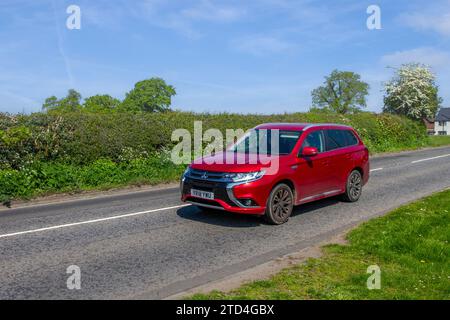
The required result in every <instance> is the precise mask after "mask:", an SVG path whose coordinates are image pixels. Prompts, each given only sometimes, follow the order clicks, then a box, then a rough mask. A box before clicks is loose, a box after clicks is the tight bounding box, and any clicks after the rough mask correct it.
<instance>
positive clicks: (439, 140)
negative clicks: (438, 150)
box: [428, 136, 450, 147]
mask: <svg viewBox="0 0 450 320" xmlns="http://www.w3.org/2000/svg"><path fill="white" fill-rule="evenodd" d="M449 145H450V136H431V137H429V140H428V146H429V147H443V146H449Z"/></svg>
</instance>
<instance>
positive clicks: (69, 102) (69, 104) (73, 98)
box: [42, 89, 81, 112]
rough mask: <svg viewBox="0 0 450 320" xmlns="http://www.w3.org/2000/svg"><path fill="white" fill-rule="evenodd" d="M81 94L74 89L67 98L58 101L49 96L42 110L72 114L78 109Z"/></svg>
mask: <svg viewBox="0 0 450 320" xmlns="http://www.w3.org/2000/svg"><path fill="white" fill-rule="evenodd" d="M80 101H81V94H80V93H79V92H77V91H76V90H74V89H70V90H69V91H68V93H67V96H66V97H65V98H63V99H60V100H58V98H57V97H55V96H51V97H50V98H47V99H45V102H44V104H43V105H42V109H44V110H47V111H62V112H73V111H77V110H79V109H80V107H81V105H80Z"/></svg>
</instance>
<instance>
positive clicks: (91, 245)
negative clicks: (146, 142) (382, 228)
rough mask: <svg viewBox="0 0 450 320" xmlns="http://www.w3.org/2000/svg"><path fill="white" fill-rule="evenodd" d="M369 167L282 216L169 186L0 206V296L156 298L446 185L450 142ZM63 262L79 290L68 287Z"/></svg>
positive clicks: (274, 255) (449, 172) (318, 238)
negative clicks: (198, 201) (358, 187)
mask: <svg viewBox="0 0 450 320" xmlns="http://www.w3.org/2000/svg"><path fill="white" fill-rule="evenodd" d="M371 167H372V169H373V171H372V173H371V179H370V182H369V184H368V185H367V186H366V187H365V188H364V190H363V196H362V198H361V200H360V201H359V202H358V203H353V204H352V203H344V202H340V201H339V199H337V198H331V199H329V200H324V201H320V202H316V203H312V204H307V205H303V206H300V207H297V208H296V209H295V213H294V215H293V217H292V218H291V219H290V221H289V222H288V223H287V224H284V225H282V226H271V225H267V224H264V223H262V221H261V220H260V219H258V218H255V217H246V216H237V215H232V214H229V213H225V212H223V213H202V212H201V211H199V210H197V209H196V208H195V207H193V206H183V204H182V203H180V201H179V193H178V189H167V190H160V191H149V192H139V193H131V194H126V195H120V196H112V197H103V198H96V199H89V200H77V201H72V202H67V203H60V204H53V205H43V206H35V207H29V208H21V209H20V208H19V209H11V210H6V211H0V299H123V298H150V299H159V298H164V297H167V296H170V295H173V294H175V293H178V292H181V291H184V290H187V289H190V288H192V287H195V286H198V285H202V284H205V283H207V282H209V281H212V280H217V279H220V278H223V277H225V276H228V275H230V274H234V273H236V272H238V271H242V270H245V269H247V268H249V267H252V266H255V265H258V264H261V263H263V262H266V261H268V260H272V259H275V258H277V257H279V256H282V255H285V254H287V253H290V252H293V251H296V250H299V249H302V248H304V247H307V246H310V245H312V244H314V243H317V242H319V241H322V240H323V239H326V238H329V237H330V236H332V235H334V234H337V233H339V232H342V230H345V229H346V228H348V227H349V226H352V225H354V224H356V223H358V222H361V221H364V220H367V219H369V218H371V217H374V216H378V215H380V214H383V213H385V212H387V211H388V210H391V209H393V208H395V207H398V206H400V205H402V204H404V203H407V202H409V201H412V200H414V199H417V198H420V197H422V196H424V195H427V194H430V193H432V192H435V191H439V190H442V189H445V188H448V187H450V148H440V149H431V150H422V151H417V152H411V153H402V154H399V155H393V156H384V157H377V158H374V159H372V160H371ZM181 206H182V207H181ZM71 265H76V266H79V268H80V270H81V289H80V290H69V289H68V288H67V284H66V283H67V278H68V277H69V276H70V274H67V273H66V270H67V268H68V267H69V266H71Z"/></svg>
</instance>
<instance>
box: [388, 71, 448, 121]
mask: <svg viewBox="0 0 450 320" xmlns="http://www.w3.org/2000/svg"><path fill="white" fill-rule="evenodd" d="M384 89H385V91H386V92H385V96H384V108H383V111H384V112H389V113H394V114H401V115H406V116H407V117H409V118H412V119H424V118H428V119H430V118H434V116H435V114H436V112H437V109H438V107H439V104H441V102H442V98H440V97H439V96H438V87H437V85H436V77H435V75H434V74H433V73H432V72H431V71H430V69H429V68H428V67H427V66H425V65H422V64H418V63H410V64H404V65H402V66H401V67H400V68H399V69H397V70H396V73H395V76H394V78H393V79H392V80H390V81H389V82H387V83H386V84H385V86H384Z"/></svg>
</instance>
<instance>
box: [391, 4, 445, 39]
mask: <svg viewBox="0 0 450 320" xmlns="http://www.w3.org/2000/svg"><path fill="white" fill-rule="evenodd" d="M398 21H399V22H400V23H401V24H403V25H405V26H407V27H411V28H413V29H415V30H419V31H432V32H435V33H438V34H440V35H443V36H446V37H449V36H450V1H446V2H445V4H444V5H436V6H433V7H432V8H431V9H428V10H425V11H417V12H407V13H403V14H401V15H399V17H398Z"/></svg>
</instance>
